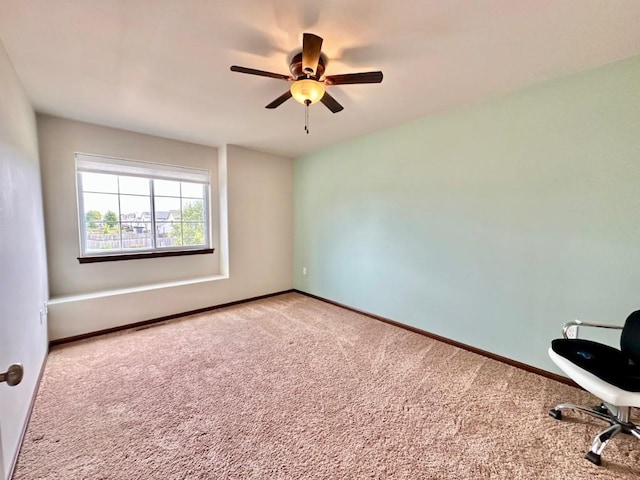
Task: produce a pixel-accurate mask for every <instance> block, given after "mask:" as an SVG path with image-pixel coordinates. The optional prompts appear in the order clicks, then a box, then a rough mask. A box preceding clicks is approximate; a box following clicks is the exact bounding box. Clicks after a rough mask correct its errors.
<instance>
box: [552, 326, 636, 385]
mask: <svg viewBox="0 0 640 480" xmlns="http://www.w3.org/2000/svg"><path fill="white" fill-rule="evenodd" d="M551 348H552V349H553V351H554V352H556V353H557V354H558V355H560V356H561V357H564V358H566V359H567V360H569V361H570V362H572V363H574V364H576V365H577V366H579V367H580V368H582V369H584V370H586V371H588V372H589V373H592V374H593V375H595V376H596V377H598V378H600V379H601V380H604V381H605V382H608V383H610V384H612V385H615V386H616V387H618V388H621V389H623V390H626V391H628V392H640V367H639V366H637V365H634V364H632V363H631V361H630V360H629V358H627V357H626V356H625V355H624V354H623V353H622V352H621V351H620V350H618V349H616V348H613V347H610V346H609V345H604V344H602V343H598V342H593V341H591V340H582V339H565V338H558V339H556V340H553V341H552V342H551Z"/></svg>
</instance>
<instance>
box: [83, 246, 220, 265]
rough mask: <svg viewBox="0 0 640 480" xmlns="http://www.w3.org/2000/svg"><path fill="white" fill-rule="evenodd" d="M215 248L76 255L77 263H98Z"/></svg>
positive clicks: (205, 251)
mask: <svg viewBox="0 0 640 480" xmlns="http://www.w3.org/2000/svg"><path fill="white" fill-rule="evenodd" d="M215 251H216V249H215V248H201V249H198V250H167V251H160V252H158V251H154V252H150V251H145V252H141V253H124V254H120V253H112V254H104V255H94V256H86V257H78V262H79V263H100V262H117V261H120V260H140V259H143V258H162V257H181V256H183V255H205V254H210V253H213V252H215Z"/></svg>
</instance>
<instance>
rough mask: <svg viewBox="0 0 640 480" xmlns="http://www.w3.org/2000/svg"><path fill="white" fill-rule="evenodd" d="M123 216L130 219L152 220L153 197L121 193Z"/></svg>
mask: <svg viewBox="0 0 640 480" xmlns="http://www.w3.org/2000/svg"><path fill="white" fill-rule="evenodd" d="M120 211H121V212H122V218H123V219H126V220H128V221H132V220H137V221H142V222H150V221H151V197H139V196H137V195H120Z"/></svg>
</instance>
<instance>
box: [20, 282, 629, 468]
mask: <svg viewBox="0 0 640 480" xmlns="http://www.w3.org/2000/svg"><path fill="white" fill-rule="evenodd" d="M559 401H574V402H579V403H585V404H587V405H590V404H594V403H596V400H595V399H594V398H593V397H591V396H590V395H589V394H587V393H585V392H581V391H579V390H577V389H574V388H571V387H568V386H565V385H562V384H559V383H557V382H554V381H551V380H547V379H545V378H542V377H540V376H537V375H534V374H531V373H527V372H524V371H522V370H519V369H516V368H513V367H510V366H507V365H504V364H501V363H499V362H496V361H493V360H489V359H487V358H484V357H481V356H478V355H475V354H472V353H469V352H466V351H464V350H460V349H457V348H455V347H451V346H449V345H445V344H442V343H439V342H436V341H434V340H431V339H428V338H425V337H423V336H420V335H417V334H414V333H411V332H407V331H405V330H402V329H400V328H396V327H393V326H389V325H386V324H383V323H381V322H378V321H376V320H372V319H370V318H367V317H364V316H361V315H358V314H355V313H352V312H349V311H346V310H343V309H341V308H338V307H334V306H331V305H328V304H325V303H323V302H320V301H317V300H313V299H310V298H307V297H305V296H302V295H299V294H285V295H280V296H277V297H272V298H270V299H267V300H261V301H257V302H252V303H247V304H243V305H239V306H235V307H229V308H225V309H221V310H217V311H214V312H212V313H208V314H202V315H197V316H192V317H187V318H184V319H180V320H174V321H171V322H168V323H166V324H164V325H161V326H156V327H152V328H147V329H143V330H139V331H128V332H121V333H117V334H112V335H107V336H103V337H99V338H95V339H91V340H87V341H83V342H78V343H75V344H69V345H67V346H63V347H59V348H54V349H53V350H52V351H51V354H50V356H49V360H48V363H47V367H46V370H45V373H44V378H43V382H42V385H41V388H40V392H39V395H38V398H37V401H36V404H35V409H34V412H33V416H32V418H31V422H30V425H29V427H28V431H27V434H26V438H25V442H24V446H23V448H22V453H21V455H20V458H19V463H18V466H17V469H16V472H15V476H14V478H15V480H36V479H65V480H72V479H123V480H124V479H127V480H134V479H225V478H243V479H244V478H260V479H263V478H267V479H268V478H282V479H284V478H304V479H310V478H355V479H361V478H399V479H403V478H406V479H488V478H492V479H494V478H495V479H544V478H548V479H581V478H585V479H586V478H588V479H598V478H602V479H605V478H606V479H611V478H616V479H637V478H640V462H639V458H640V442H638V441H637V440H634V439H632V438H631V437H628V436H622V437H619V438H616V439H614V440H613V441H612V442H611V443H610V444H609V446H608V447H607V449H606V450H605V454H604V456H603V466H602V467H600V468H598V467H595V466H594V465H592V464H590V463H589V462H587V461H586V460H584V459H583V455H584V453H585V451H586V450H587V448H588V445H589V444H590V442H591V438H592V437H593V435H595V434H596V433H597V432H598V431H599V430H600V429H602V425H601V424H598V423H595V422H591V421H587V420H566V421H562V422H558V421H556V420H553V419H552V418H550V417H549V416H548V415H547V410H548V409H549V408H550V407H552V406H553V405H554V404H555V403H557V402H559Z"/></svg>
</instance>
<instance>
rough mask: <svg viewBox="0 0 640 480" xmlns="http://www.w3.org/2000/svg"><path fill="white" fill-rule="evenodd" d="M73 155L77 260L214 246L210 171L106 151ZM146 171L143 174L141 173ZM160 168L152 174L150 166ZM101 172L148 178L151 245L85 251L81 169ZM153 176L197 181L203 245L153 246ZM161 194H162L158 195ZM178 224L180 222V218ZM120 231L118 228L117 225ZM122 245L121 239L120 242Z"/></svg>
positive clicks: (171, 254) (208, 250) (201, 249)
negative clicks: (148, 246)
mask: <svg viewBox="0 0 640 480" xmlns="http://www.w3.org/2000/svg"><path fill="white" fill-rule="evenodd" d="M75 158H76V188H77V208H78V225H79V228H78V232H79V234H80V239H79V240H80V255H79V256H78V257H77V258H78V261H79V263H96V262H109V261H118V260H133V259H140V258H160V257H174V256H182V255H197V254H211V253H213V252H214V251H215V249H214V248H213V247H212V246H211V239H212V235H211V205H210V202H211V181H210V175H211V172H210V171H209V170H205V169H199V168H193V167H182V166H179V165H168V164H162V163H154V162H146V161H141V160H129V159H125V158H120V157H111V156H107V155H96V154H86V153H79V152H76V153H75ZM145 169H146V171H147V172H148V173H147V174H146V175H145V174H144V172H145ZM152 169H153V170H155V171H160V172H164V173H160V174H159V175H152V174H151V172H150V170H152ZM84 172H86V173H102V174H107V175H116V176H118V175H121V176H132V177H139V178H144V179H147V180H149V199H150V205H149V209H150V213H149V214H150V224H151V228H150V231H151V232H152V235H151V241H152V244H153V246H152V248H144V249H142V248H140V249H136V250H128V249H122V248H121V249H120V250H119V251H116V252H113V251H111V252H104V253H99V252H88V251H87V246H86V241H87V222H86V218H85V216H86V212H85V206H84V193H85V192H84V188H83V185H82V173H84ZM154 180H171V181H180V182H189V183H198V184H201V185H203V187H204V188H203V198H202V206H203V218H204V221H205V222H204V227H205V228H204V236H205V238H204V240H205V244H204V245H187V246H182V245H180V246H175V247H157V246H156V241H157V239H156V235H157V232H156V218H155V208H156V206H155V203H156V202H155V200H156V198H155V192H154V182H153V181H154ZM120 195H121V194H120V192H119V191H118V193H117V196H118V204H120ZM160 196H162V195H160ZM180 208H181V209H182V191H181V192H180ZM121 215H122V213H121V212H120V215H119V217H118V224H119V225H120V226H122V220H121ZM181 224H182V222H181ZM120 235H122V229H120ZM121 245H122V242H121Z"/></svg>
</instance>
